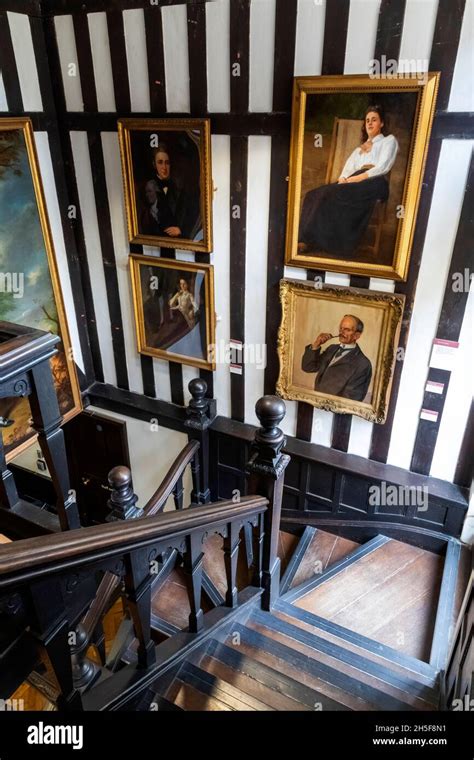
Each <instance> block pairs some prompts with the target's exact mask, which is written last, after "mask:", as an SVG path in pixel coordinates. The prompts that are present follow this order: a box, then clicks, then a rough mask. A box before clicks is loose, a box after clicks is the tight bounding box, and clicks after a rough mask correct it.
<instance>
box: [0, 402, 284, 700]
mask: <svg viewBox="0 0 474 760" xmlns="http://www.w3.org/2000/svg"><path fill="white" fill-rule="evenodd" d="M190 390H191V389H190ZM202 390H203V388H200V387H199V388H194V391H195V393H194V396H196V395H197V391H199V393H200V395H202ZM198 401H199V399H198ZM206 404H207V402H206ZM198 412H199V419H197V416H198ZM256 413H257V416H258V417H259V419H260V421H261V425H262V426H261V427H260V428H259V430H258V431H257V433H256V436H255V441H254V444H253V446H252V449H251V457H250V461H249V463H248V465H247V473H248V490H249V491H250V493H252V494H253V495H252V496H242V497H240V499H239V501H238V502H236V501H235V498H234V499H232V500H228V501H222V502H216V503H213V504H209V503H208V493H209V489H208V485H207V483H208V481H207V472H206V470H205V468H203V469H202V470H201V474H200V473H199V470H200V468H201V465H202V464H205V463H206V459H207V452H208V447H207V445H206V436H205V433H206V431H207V425H208V417H207V414H205V413H204V411H203V410H199V409H198V410H193V411H192V414H191V415H190V419H189V423H190V430H191V432H192V435H191V434H190V438H191V442H190V444H188V446H186V447H185V449H184V450H183V451H182V452H181V454H180V455H179V457H178V458H177V460H175V462H174V464H173V465H172V467H171V468H170V470H169V471H168V473H167V476H166V478H165V481H164V482H163V483H162V484H161V486H160V488H159V489H157V491H156V492H155V494H154V495H153V497H152V498H151V499H150V501H149V502H148V504H147V505H146V508H145V509H144V510H141V509H138V508H136V506H135V503H136V497H135V495H134V493H133V486H132V482H131V474H130V471H129V470H127V468H123V467H119V468H115V470H116V473H115V475H116V486H117V487H116V488H115V489H114V490H113V494H112V497H111V502H110V506H111V512H112V514H111V518H112V519H111V521H110V522H109V523H108V524H105V525H97V526H93V527H90V528H85V529H84V528H82V529H79V530H71V531H70V532H68V533H67V534H64V533H63V534H54V535H50V536H46V537H43V536H38V537H35V538H32V539H25V540H23V541H21V542H16V543H13V544H10V545H6V546H4V547H2V548H0V601H2V599H1V597H3V598H4V599H5V597H6V599H5V601H6V603H7V604H8V603H9V596H10V599H11V600H16V598H17V595H18V594H19V596H18V599H20V600H21V601H20V603H24V604H25V605H26V608H27V609H28V610H29V613H28V614H29V616H30V618H31V622H30V630H31V632H32V635H33V637H34V638H36V640H38V641H39V643H40V645H41V646H42V647H43V648H44V649H45V651H46V655H47V656H48V657H50V659H51V658H52V660H51V663H52V667H53V671H54V673H55V676H56V679H57V681H58V684H59V695H58V699H57V705H58V709H62V707H65V708H66V709H83V707H82V698H81V693H82V692H83V691H84V690H87V689H89V687H90V686H91V685H92V683H93V681H95V673H97V674H98V675H100V672H101V668H99V667H97V666H94V668H95V671H94V672H93V671H92V670H91V667H90V664H89V663H90V661H89V663H88V661H87V657H86V651H87V648H88V644H89V642H90V641H91V640H92V635H93V633H94V631H95V629H96V628H97V625H98V624H99V623H100V620H101V618H102V616H103V613H104V612H105V610H106V609H107V605H108V603H109V600H110V599H111V598H112V595H113V594H114V592H115V591H116V589H117V586H118V585H119V584H121V583H122V582H123V586H124V588H123V592H124V594H125V597H126V600H127V608H128V612H129V614H130V616H131V618H132V621H133V628H134V632H135V637H136V638H137V640H138V646H137V649H136V654H137V668H138V670H139V671H140V673H145V674H146V677H148V674H152V673H153V672H154V668H155V665H154V663H155V662H156V657H157V656H159V655H157V652H156V651H155V649H156V650H158V649H159V647H160V645H158V646H155V644H154V642H153V639H152V636H151V620H150V617H151V589H152V574H153V570H152V568H151V565H150V563H151V561H152V559H153V558H154V557H157V556H160V555H163V554H166V553H167V551H168V549H170V550H172V551H175V552H176V551H178V552H179V553H182V556H183V567H184V572H185V577H186V585H187V588H188V596H189V603H190V609H191V611H190V615H189V626H188V629H187V630H188V632H189V633H190V634H196V635H198V636H199V635H200V636H201V637H202V636H203V626H204V620H203V618H204V617H205V616H204V614H203V610H202V607H201V594H202V590H203V556H204V555H203V541H204V538H205V536H206V535H208V534H210V533H220V534H221V535H222V536H223V539H224V545H223V549H224V564H225V572H226V578H227V591H226V595H225V602H224V604H223V607H224V608H228V609H229V610H235V609H236V608H237V607H238V606H239V604H240V603H239V598H240V597H239V595H238V592H237V583H236V577H237V556H238V554H237V549H238V545H239V543H240V540H241V539H240V533H241V529H242V528H244V527H245V529H246V528H247V527H250V526H251V527H252V542H253V551H252V556H253V560H251V561H250V564H249V570H251V576H250V577H251V580H250V577H249V582H250V586H249V589H248V590H249V591H250V590H251V588H253V591H257V589H261V592H260V593H258V594H257V596H256V597H255V598H256V599H257V598H260V599H261V604H262V606H263V608H264V609H270V608H271V606H272V604H273V602H274V601H275V599H276V597H277V596H278V588H279V574H280V568H279V564H280V562H279V559H278V555H277V551H276V548H277V538H278V528H279V524H280V514H281V496H282V487H283V477H284V470H285V468H286V466H287V464H288V462H289V457H288V456H286V455H285V454H283V453H282V452H281V449H282V446H283V444H284V436H283V434H282V432H281V430H280V429H279V428H278V424H279V422H280V421H281V419H282V418H283V416H284V413H285V406H284V403H283V402H282V401H281V399H278V398H277V397H272V396H266V397H264V398H262V399H260V400H259V402H258V403H257V405H256ZM196 431H197V432H196ZM194 436H198V437H194ZM203 442H204V444H203ZM201 451H205V456H203V457H202V458H201V459H200V460H199V461H197V458H196V455H197V454H199V457H201V454H200V452H201ZM189 463H191V469H192V471H193V472H192V474H193V494H194V495H193V494H192V496H191V498H192V501H193V508H192V509H187V510H182V474H183V471H184V469H185V467H186V466H187V465H188V464H189ZM109 482H110V481H109ZM111 485H112V483H111ZM173 491H174V496H175V505H176V507H177V511H173V512H161V513H160V514H156V511H157V510H159V509H161V508H162V507H164V504H165V502H166V499H167V498H168V497H169V495H170V494H171V493H172V492H173ZM114 496H115V498H113V497H114ZM203 502H204V503H203ZM147 509H148V513H147ZM144 513H145V514H144ZM128 517H144V518H145V519H138V520H137V519H127V518H128ZM93 570H102V571H105V574H104V577H103V579H102V583H101V584H99V589H98V593H97V594H96V596H95V598H94V600H93V601H92V603H91V606H90V608H89V611H88V612H87V613H86V614H85V615H84V616H83V618H82V621H81V623H80V624H79V625H78V626H77V627H76V641H75V642H74V643H72V644H71V642H70V641H68V639H69V636H70V628H69V625H70V622H69V619H68V616H67V608H66V607H65V606H64V601H63V594H74V593H75V592H74V589H75V586H76V584H77V582H78V581H79V582H81V578H83V577H86V576H87V575H88V574H90V572H92V571H93ZM84 571H85V572H84ZM249 598H251V597H249ZM224 614H225V615H226V614H228V613H224ZM30 618H29V619H30ZM51 631H54V634H53V635H51ZM66 642H67V643H69V646H70V653H69V656H68V654H67V652H68V649H69V647H68V645H67V643H66ZM175 645H176V646H177V647H178V650H179V647H180V646H181V644H180V642H178V641H176V643H175ZM167 651H168V650H167ZM183 656H184V654H183ZM71 666H72V667H71ZM143 669H145V670H143ZM91 676H92V678H91ZM137 678H138V680H137V685H136V688H137V689H138V690H139V689H140V688H142V686H143V684H142V681H143V677H142V676H140V677H138V676H137ZM145 680H146V678H145ZM106 681H107V684H108V689H109V687H110V684H111V683H112V682H113V684H112V691H114V689H117V688H118V689H119V692H118V694H119V695H120V694H121V687H120V683H121V681H120V679H119V681H116V680H114V678H112V679H106ZM101 683H102V681H101ZM143 683H145V682H143ZM108 689H107V690H108ZM127 694H128V692H127ZM98 699H99V702H100V700H101V697H100V696H99V697H98ZM101 709H102V708H101Z"/></svg>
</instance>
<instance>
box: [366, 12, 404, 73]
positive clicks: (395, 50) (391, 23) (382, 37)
mask: <svg viewBox="0 0 474 760" xmlns="http://www.w3.org/2000/svg"><path fill="white" fill-rule="evenodd" d="M405 5H406V0H382V2H381V4H380V10H379V20H378V25H377V37H376V42H375V53H374V58H376V59H377V60H380V58H381V57H382V55H385V56H386V57H387V59H389V58H392V59H395V60H396V61H398V56H399V55H400V44H401V40H402V29H403V19H404V16H405Z"/></svg>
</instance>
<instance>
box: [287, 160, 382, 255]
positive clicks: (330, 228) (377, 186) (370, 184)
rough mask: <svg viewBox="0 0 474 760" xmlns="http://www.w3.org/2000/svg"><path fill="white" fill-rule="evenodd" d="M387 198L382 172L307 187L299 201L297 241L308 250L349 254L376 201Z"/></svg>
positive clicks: (360, 235) (351, 253)
mask: <svg viewBox="0 0 474 760" xmlns="http://www.w3.org/2000/svg"><path fill="white" fill-rule="evenodd" d="M357 173H358V172H356V174H357ZM387 198H388V183H387V180H386V179H385V177H384V176H378V177H370V178H369V179H365V180H363V181H362V182H353V183H352V182H351V183H349V184H346V183H342V184H340V185H339V184H338V183H337V182H336V183H334V184H331V185H321V187H317V188H315V189H314V190H310V191H309V193H307V194H306V196H305V199H304V201H303V209H302V211H301V219H300V229H299V236H298V242H299V243H305V244H306V245H307V246H308V248H309V249H311V250H323V251H327V252H328V253H332V254H338V255H341V256H351V255H353V254H354V253H355V250H356V248H357V246H358V245H359V243H360V241H361V238H362V236H363V234H364V232H365V230H366V229H367V225H368V223H369V220H370V217H371V215H372V212H373V210H374V206H375V203H376V201H386V200H387Z"/></svg>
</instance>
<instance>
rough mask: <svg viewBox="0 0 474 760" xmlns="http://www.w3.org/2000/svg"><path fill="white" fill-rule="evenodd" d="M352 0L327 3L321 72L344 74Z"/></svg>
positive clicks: (335, 0)
mask: <svg viewBox="0 0 474 760" xmlns="http://www.w3.org/2000/svg"><path fill="white" fill-rule="evenodd" d="M349 6H350V0H332V2H330V3H326V18H325V22H324V45H323V62H322V66H321V74H342V72H343V71H344V59H345V57H346V39H347V25H348V23H349Z"/></svg>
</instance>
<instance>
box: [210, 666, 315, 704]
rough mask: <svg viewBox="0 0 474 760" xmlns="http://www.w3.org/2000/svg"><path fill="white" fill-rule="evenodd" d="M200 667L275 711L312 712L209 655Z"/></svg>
mask: <svg viewBox="0 0 474 760" xmlns="http://www.w3.org/2000/svg"><path fill="white" fill-rule="evenodd" d="M200 666H201V667H202V668H203V669H204V670H206V671H207V672H208V673H211V674H212V675H215V676H218V677H219V678H221V679H222V680H225V681H227V682H228V683H230V684H232V685H233V686H235V687H236V688H238V689H240V690H241V691H242V692H245V693H246V694H248V695H249V696H252V697H255V698H256V699H258V700H260V701H262V702H263V703H264V704H266V705H268V706H269V708H272V709H273V710H298V711H305V710H306V711H308V710H311V708H310V707H307V706H306V705H304V704H302V703H301V702H298V701H297V700H295V699H292V698H291V697H288V696H286V695H285V694H282V693H280V692H278V691H276V690H275V689H272V688H271V687H270V686H267V685H266V684H265V683H262V682H260V681H258V680H256V678H252V677H250V676H248V675H247V674H246V673H243V672H241V671H239V670H234V669H233V668H232V667H231V666H230V665H228V664H227V663H226V662H222V661H221V660H218V659H216V658H215V657H211V656H210V655H208V654H206V655H204V657H203V658H202V660H201V662H200Z"/></svg>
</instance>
